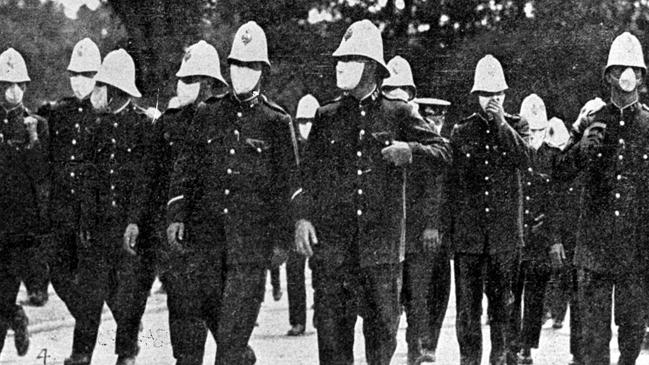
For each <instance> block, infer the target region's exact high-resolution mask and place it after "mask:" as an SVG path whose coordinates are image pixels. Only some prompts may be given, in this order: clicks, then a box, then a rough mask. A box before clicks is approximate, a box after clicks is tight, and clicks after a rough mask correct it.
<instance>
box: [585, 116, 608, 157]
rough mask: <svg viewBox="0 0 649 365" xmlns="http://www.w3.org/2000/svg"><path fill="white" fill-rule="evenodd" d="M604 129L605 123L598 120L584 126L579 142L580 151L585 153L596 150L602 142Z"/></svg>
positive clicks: (591, 152)
mask: <svg viewBox="0 0 649 365" xmlns="http://www.w3.org/2000/svg"><path fill="white" fill-rule="evenodd" d="M605 130H606V124H604V123H600V122H595V123H593V124H591V125H590V126H589V127H588V128H586V131H584V135H583V136H582V137H581V141H580V142H579V145H580V148H581V151H582V152H584V153H587V154H593V153H595V152H597V151H598V150H599V148H600V147H601V146H602V144H603V143H604V131H605Z"/></svg>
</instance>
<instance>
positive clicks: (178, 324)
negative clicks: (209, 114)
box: [156, 40, 228, 364]
mask: <svg viewBox="0 0 649 365" xmlns="http://www.w3.org/2000/svg"><path fill="white" fill-rule="evenodd" d="M176 77H178V83H177V88H176V90H177V96H176V97H175V98H174V99H172V101H170V105H169V108H168V109H167V111H166V112H165V113H164V115H163V116H162V118H161V119H160V121H158V122H157V123H156V128H157V129H158V131H157V132H156V135H157V139H158V141H157V143H156V144H157V145H158V146H159V147H158V148H157V150H158V151H159V153H158V154H159V155H160V156H161V159H160V165H159V168H160V172H159V173H158V174H156V175H157V176H158V178H157V181H156V186H158V188H157V189H156V191H157V192H158V193H159V194H160V195H161V196H160V198H161V199H164V202H163V203H162V206H161V207H160V208H163V209H162V211H160V214H161V216H160V219H161V220H160V223H162V220H163V219H164V222H166V214H164V213H166V202H167V200H168V199H167V195H168V188H169V184H170V180H171V175H172V173H173V164H174V161H176V159H177V158H178V157H179V156H180V155H181V153H182V151H183V146H184V143H183V142H184V139H185V136H186V134H187V130H188V129H189V126H190V123H191V121H192V118H193V117H194V114H195V113H196V110H197V109H198V108H199V105H202V104H203V103H206V102H207V103H214V102H216V101H218V100H220V99H222V98H223V97H224V96H225V95H224V91H225V92H226V91H227V90H223V89H224V88H227V87H228V83H227V82H226V81H225V79H224V78H223V76H222V74H221V65H220V60H219V55H218V53H217V51H216V49H215V48H214V46H212V45H211V44H209V43H207V42H205V41H202V40H201V41H199V42H198V43H195V44H193V45H191V46H190V47H189V48H188V49H187V51H186V52H185V56H184V57H183V60H182V63H181V65H180V69H179V70H178V72H177V73H176ZM163 226H164V227H165V229H166V226H167V225H166V223H165V224H164V225H163ZM164 239H165V241H166V234H165V235H164ZM162 251H163V253H162V255H161V256H162V260H161V261H162V267H161V272H162V273H161V277H160V279H161V281H162V283H163V284H164V286H165V289H166V291H167V307H168V308H169V331H170V337H171V346H172V348H173V354H174V357H175V358H176V359H177V360H178V364H192V363H196V364H200V363H202V362H201V361H202V360H199V359H202V358H203V355H202V353H199V352H198V351H194V348H193V347H192V346H195V347H196V348H197V349H202V346H203V344H204V343H205V340H206V338H207V328H206V327H205V323H203V322H202V321H200V320H199V318H200V315H199V313H190V312H189V314H191V315H192V316H188V307H189V310H190V311H192V310H195V308H196V304H194V303H193V302H191V301H190V300H191V298H188V296H187V293H190V291H191V290H200V288H209V287H210V286H209V284H207V283H205V282H202V281H201V282H197V278H196V277H195V275H196V274H197V273H196V272H194V271H192V270H194V268H193V265H194V264H195V263H200V260H198V259H197V255H200V252H195V251H194V250H191V249H190V248H189V247H187V248H186V249H180V248H179V247H175V246H169V245H167V244H165V245H164V249H163V250H162ZM194 300H195V299H194ZM188 301H190V303H187V302H188ZM198 305H200V304H198ZM197 344H199V345H200V346H198V345H197ZM190 356H195V358H194V360H193V362H191V361H190V360H189V359H188V358H187V357H190Z"/></svg>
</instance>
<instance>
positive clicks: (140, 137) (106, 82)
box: [65, 49, 154, 365]
mask: <svg viewBox="0 0 649 365" xmlns="http://www.w3.org/2000/svg"><path fill="white" fill-rule="evenodd" d="M95 82H96V85H95V86H94V89H93V91H92V94H91V96H90V101H91V103H92V106H93V108H94V109H95V110H97V113H98V115H97V116H96V119H95V121H94V124H95V125H94V131H93V140H92V148H93V156H92V165H93V171H92V173H91V175H90V176H89V177H88V178H86V179H85V181H86V183H83V184H82V187H81V188H82V189H84V190H85V192H84V197H85V199H86V200H87V203H86V204H87V205H88V206H89V207H91V209H92V214H91V215H90V217H89V218H88V223H87V226H88V228H87V232H86V237H83V239H82V240H81V247H80V249H79V262H78V268H77V278H78V286H77V288H76V291H77V293H78V294H77V295H79V296H80V297H81V298H83V299H84V300H82V301H80V308H79V309H78V311H79V313H78V314H77V317H76V318H75V319H76V325H75V330H74V338H73V345H72V354H71V356H70V357H69V358H67V359H66V360H65V364H66V365H72V364H74V365H76V364H89V363H90V360H91V358H92V353H93V350H94V347H95V342H96V340H97V331H98V329H99V324H100V322H101V312H102V307H103V305H104V302H106V303H107V304H108V307H109V308H110V309H111V311H112V313H113V316H114V317H115V321H116V322H117V335H116V339H115V353H116V354H117V355H118V357H117V364H118V365H130V364H134V363H135V357H136V356H137V354H138V352H139V346H138V330H139V326H140V320H141V318H142V315H143V314H144V309H145V305H146V300H147V297H148V294H149V290H150V289H151V285H152V283H153V280H154V262H153V257H152V254H151V251H152V247H150V246H151V245H152V240H151V238H150V235H151V222H150V219H151V217H150V214H151V212H148V211H147V209H146V208H147V203H148V202H149V201H150V194H151V180H150V179H151V173H152V171H153V164H152V162H151V161H152V156H153V153H152V152H151V147H152V137H151V131H152V129H153V126H152V122H151V120H150V119H149V118H148V117H147V116H146V115H144V112H143V111H142V108H140V107H138V106H136V105H135V104H133V102H132V100H131V98H133V97H140V96H141V94H140V92H139V91H138V90H137V87H136V86H135V64H134V63H133V59H132V58H131V56H130V55H129V54H128V53H126V51H124V50H123V49H119V50H116V51H112V52H110V53H109V54H108V55H106V58H104V61H103V63H102V64H101V67H100V68H99V71H98V72H97V74H96V76H95ZM70 177H71V178H77V174H76V172H70Z"/></svg>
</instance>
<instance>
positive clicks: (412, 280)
mask: <svg viewBox="0 0 649 365" xmlns="http://www.w3.org/2000/svg"><path fill="white" fill-rule="evenodd" d="M431 274H432V265H431V263H430V261H429V260H427V257H424V255H422V254H412V255H407V256H406V260H405V261H404V264H403V290H402V298H401V301H402V303H403V304H404V307H405V309H406V320H407V322H408V328H407V329H406V342H407V343H408V353H409V354H413V355H415V357H416V356H418V354H419V353H420V344H424V343H426V344H427V343H429V342H430V334H429V323H430V318H429V303H428V291H429V288H430V285H431V283H430V281H431ZM413 352H414V353H413Z"/></svg>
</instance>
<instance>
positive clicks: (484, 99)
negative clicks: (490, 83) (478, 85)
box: [478, 94, 505, 111]
mask: <svg viewBox="0 0 649 365" xmlns="http://www.w3.org/2000/svg"><path fill="white" fill-rule="evenodd" d="M491 99H494V100H496V101H497V102H498V104H500V106H502V105H503V103H504V102H505V95H504V94H500V95H492V96H478V102H480V107H481V108H482V110H484V111H487V105H489V102H490V101H491Z"/></svg>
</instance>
